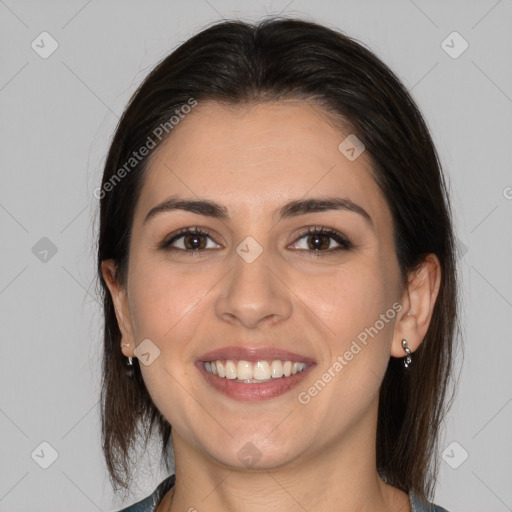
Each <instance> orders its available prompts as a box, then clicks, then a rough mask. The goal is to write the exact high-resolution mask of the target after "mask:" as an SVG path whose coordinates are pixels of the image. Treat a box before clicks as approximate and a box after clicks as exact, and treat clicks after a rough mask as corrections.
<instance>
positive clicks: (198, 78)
mask: <svg viewBox="0 0 512 512" xmlns="http://www.w3.org/2000/svg"><path fill="white" fill-rule="evenodd" d="M97 196H98V198H99V199H100V200H101V206H100V208H101V212H100V223H101V224H100V232H99V245H98V274H99V278H100V282H101V285H102V289H103V292H104V315H105V334H104V341H105V348H104V350H105V352H104V365H103V372H104V379H103V391H102V404H103V408H102V427H103V440H104V443H103V449H104V453H105V456H106V461H107V465H108V468H109V471H110V475H111V479H112V481H113V483H114V484H116V485H121V486H123V487H124V488H125V489H126V488H129V484H130V473H131V465H130V461H131V458H130V456H131V454H132V450H133V448H134V447H135V446H136V445H137V442H138V441H139V440H140V439H141V438H142V440H145V442H146V444H147V441H148V439H149V438H150V436H151V434H152V432H153V429H154V428H155V427H156V428H157V429H158V433H159V435H160V437H161V441H162V460H163V461H164V462H165V463H166V464H167V469H168V470H169V453H168V452H169V448H170V446H171V444H170V443H171V442H172V448H173V452H174V457H175V472H174V473H173V474H172V475H171V476H169V477H168V478H167V479H166V480H164V481H163V482H162V483H161V484H160V485H159V486H158V488H157V489H155V492H154V493H153V494H152V495H150V496H148V497H147V498H146V499H145V500H143V501H141V502H139V503H138V504H135V505H133V506H132V507H128V508H126V509H125V511H155V510H156V511H157V512H162V511H172V512H175V511H177V510H189V511H193V510H198V511H201V510H208V511H216V510H247V511H260V510H261V511H263V510H265V511H266V510H287V511H292V510H297V511H299V510H301V511H303V510H308V511H311V512H312V511H316V510H322V511H325V510H336V511H338V512H343V511H353V510H378V511H398V510H401V511H409V510H413V511H416V512H418V511H427V510H435V511H442V510H444V509H442V508H440V507H435V506H433V505H432V504H430V503H429V500H431V499H432V495H433V490H434V483H435V477H436V470H437V464H436V453H437V451H436V450H437V436H438V431H439V427H440V423H441V420H442V417H443V415H444V413H445V409H446V407H445V398H446V395H447V386H448V383H449V377H450V374H451V368H452V350H453V348H452V340H453V338H454V328H455V323H456V283H455V277H454V276H455V263H454V261H455V260H454V242H453V240H454V238H453V233H452V224H451V220H450V210H449V202H448V198H447V194H446V188H445V184H444V180H443V176H442V172H441V169H440V165H439V162H438V158H437V155H436V151H435V148H434V146H433V143H432V140H431V137H430V135H429V132H428V129H427V127H426V126H425V123H424V121H423V119H422V117H421V115H420V113H419V111H418V109H417V107H416V106H415V104H414V102H413V101H412V99H411V97H410V96H409V94H408V93H407V91H406V90H405V88H404V87H403V86H402V85H401V84H400V82H399V81H398V79H397V78H396V76H395V75H394V74H393V73H392V72H391V71H390V70H389V69H388V68H387V67H386V66H385V65H384V64H383V63H382V62H380V60H378V59H377V57H376V56H375V55H374V54H372V53H371V52H370V51H368V50H367V49H365V48H364V47H362V46H361V45H360V44H358V43H357V42H355V41H354V40H352V39H350V38H348V37H346V36H345V35H343V34H341V33H339V32H336V31H334V30H331V29H328V28H326V27H323V26H320V25H317V24H314V23H310V22H305V21H301V20H290V19H288V20H283V19H272V20H267V21H265V22H262V23H260V24H257V25H250V24H245V23H242V22H224V23H220V24H217V25H215V26H212V27H210V28H208V29H206V30H204V31H203V32H201V33H199V34H198V35H196V36H194V37H192V38H191V39H190V40H188V41H187V42H185V43H184V44H183V45H181V46H180V47H179V48H178V49H177V50H175V51H174V52H173V53H172V54H171V55H169V56H168V57H167V58H165V59H164V60H163V61H162V62H161V63H160V64H159V65H158V66H157V67H156V68H155V69H154V70H153V71H152V72H151V73H150V75H149V76H148V77H147V78H146V79H145V81H144V83H143V84H142V85H141V86H140V88H139V89H138V91H137V92H136V93H135V94H134V96H133V98H132V99H131V101H130V104H129V105H128V107H127V109H126V111H125V112H124V114H123V117H122V119H121V120H120V123H119V126H118V127H117V130H116V133H115V137H114V139H113V142H112V145H111V148H110V152H109V154H108V158H107V161H106V165H105V171H104V176H103V181H102V186H101V188H100V189H98V190H97ZM127 370H128V371H127ZM171 427H172V430H171ZM140 432H142V437H140V436H139V433H140Z"/></svg>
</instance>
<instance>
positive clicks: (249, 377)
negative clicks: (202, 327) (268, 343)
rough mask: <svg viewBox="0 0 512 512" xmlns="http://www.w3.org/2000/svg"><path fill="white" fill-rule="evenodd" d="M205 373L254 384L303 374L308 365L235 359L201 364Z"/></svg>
mask: <svg viewBox="0 0 512 512" xmlns="http://www.w3.org/2000/svg"><path fill="white" fill-rule="evenodd" d="M203 365H204V369H205V371H206V372H207V373H210V374H211V375H215V376H217V377H219V378H222V379H229V380H233V381H234V382H243V383H245V384H255V383H263V382H270V381H272V380H275V379H283V378H287V377H290V376H291V375H296V374H297V373H300V372H303V371H304V370H305V369H306V368H307V367H308V366H309V363H305V362H292V361H288V360H282V359H273V360H263V361H254V362H252V361H246V360H243V359H241V360H236V359H226V360H219V359H218V360H215V361H205V362H204V363H203Z"/></svg>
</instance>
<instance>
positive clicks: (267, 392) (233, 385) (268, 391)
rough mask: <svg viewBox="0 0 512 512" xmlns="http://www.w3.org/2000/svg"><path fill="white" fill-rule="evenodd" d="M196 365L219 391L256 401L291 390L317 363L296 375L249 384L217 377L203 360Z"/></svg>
mask: <svg viewBox="0 0 512 512" xmlns="http://www.w3.org/2000/svg"><path fill="white" fill-rule="evenodd" d="M196 366H197V368H198V369H199V371H200V372H201V374H202V375H203V376H204V378H205V379H206V380H207V382H208V383H209V384H210V385H211V386H212V387H214V388H215V389H216V390H217V391H220V392H221V393H223V394H224V395H226V396H229V397H230V398H234V399H235V400H242V401H253V402H254V401H261V400H270V399H271V398H276V397H278V396H281V395H283V394H284V393H286V392H288V391H291V390H292V389H293V388H294V387H296V386H297V385H298V384H299V383H300V382H301V381H302V380H303V379H304V378H305V377H306V374H307V373H309V371H310V370H311V369H312V368H313V367H314V366H315V364H314V363H311V364H308V366H306V368H305V369H304V370H302V371H301V372H299V373H296V374H295V375H290V376H289V377H280V378H279V379H272V380H271V381H269V382H261V383H256V382H255V383H249V384H245V383H243V382H235V381H234V380H232V379H226V378H225V377H217V376H216V375H213V374H211V373H209V372H207V371H206V369H205V367H204V363H203V362H202V361H198V362H197V363H196Z"/></svg>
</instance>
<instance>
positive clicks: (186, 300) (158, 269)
mask: <svg viewBox="0 0 512 512" xmlns="http://www.w3.org/2000/svg"><path fill="white" fill-rule="evenodd" d="M133 276H134V277H133V283H132V286H131V289H130V290H129V294H130V309H131V311H132V318H133V324H134V330H135V334H136V338H137V340H140V339H143V338H150V339H154V340H155V342H157V343H158V342H160V343H162V344H163V343H168V340H171V339H173V334H175V333H177V332H181V331H182V330H183V328H184V326H185V325H187V322H186V321H185V322H183V320H184V319H186V317H187V316H190V315H192V316H194V315H195V314H196V310H197V309H200V308H201V299H202V297H203V296H204V295H205V293H206V292H207V291H208V290H209V289H211V288H212V287H213V285H214V283H215V280H214V278H213V276H212V275H210V274H208V273H207V272H206V273H203V274H199V273H192V272H183V271H181V270H180V269H178V270H172V269H170V268H169V266H168V265H165V264H162V263H157V264H151V263H149V264H145V265H144V266H142V265H141V266H139V267H138V268H134V272H133ZM182 334H183V333H182Z"/></svg>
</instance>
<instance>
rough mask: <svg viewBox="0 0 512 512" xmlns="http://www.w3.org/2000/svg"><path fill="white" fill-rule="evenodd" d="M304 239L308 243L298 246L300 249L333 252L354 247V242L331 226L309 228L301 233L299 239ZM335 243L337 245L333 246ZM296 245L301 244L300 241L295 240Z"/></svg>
mask: <svg viewBox="0 0 512 512" xmlns="http://www.w3.org/2000/svg"><path fill="white" fill-rule="evenodd" d="M303 239H304V240H305V242H306V243H305V244H304V243H303V244H302V247H296V248H297V249H299V250H304V251H309V252H316V253H320V252H327V253H333V252H337V251H342V250H348V249H351V248H352V243H351V242H350V241H349V240H348V239H347V238H346V237H345V236H344V235H342V234H341V233H339V232H338V231H335V230H333V229H329V228H322V227H320V228H312V229H308V230H307V231H306V232H304V233H302V234H301V235H300V237H299V241H300V240H303ZM333 243H335V244H337V246H333ZM294 245H296V246H297V245H299V242H295V244H294Z"/></svg>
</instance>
